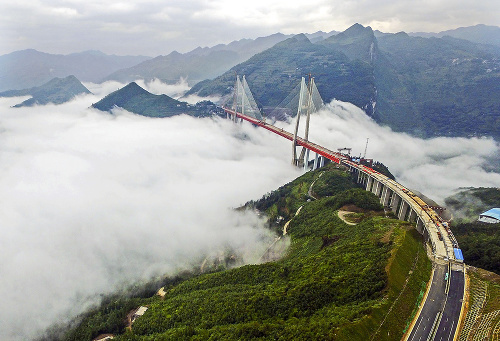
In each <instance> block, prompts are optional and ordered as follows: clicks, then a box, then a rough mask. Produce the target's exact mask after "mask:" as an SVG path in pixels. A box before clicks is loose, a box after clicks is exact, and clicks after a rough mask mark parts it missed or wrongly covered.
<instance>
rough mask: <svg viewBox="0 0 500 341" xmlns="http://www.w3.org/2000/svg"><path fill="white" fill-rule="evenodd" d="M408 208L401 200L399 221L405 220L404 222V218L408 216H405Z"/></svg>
mask: <svg viewBox="0 0 500 341" xmlns="http://www.w3.org/2000/svg"><path fill="white" fill-rule="evenodd" d="M408 208H410V205H408V203H407V202H406V201H404V200H401V205H400V208H399V214H398V219H399V220H405V221H406V218H407V217H408V215H407V213H408Z"/></svg>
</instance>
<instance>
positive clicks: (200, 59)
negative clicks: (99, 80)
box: [103, 33, 287, 83]
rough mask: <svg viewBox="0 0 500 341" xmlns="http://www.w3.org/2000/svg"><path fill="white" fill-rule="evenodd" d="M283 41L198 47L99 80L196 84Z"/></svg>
mask: <svg viewBox="0 0 500 341" xmlns="http://www.w3.org/2000/svg"><path fill="white" fill-rule="evenodd" d="M286 38H287V36H285V35H283V34H281V33H276V34H273V35H270V36H267V37H261V38H257V39H255V40H252V39H241V40H238V41H234V42H232V43H230V44H227V45H224V44H219V45H216V46H213V47H210V48H209V47H204V48H202V47H198V48H196V49H194V50H192V51H190V52H188V53H184V54H181V53H179V52H176V51H174V52H172V53H170V54H169V55H167V56H158V57H156V58H154V59H151V60H148V61H144V62H143V63H140V64H138V65H135V66H133V67H129V68H125V69H122V70H118V71H116V72H113V73H111V74H109V75H108V76H107V77H105V78H104V79H103V80H104V81H106V80H117V81H120V82H131V81H135V80H137V79H146V80H150V79H153V78H158V79H160V80H162V81H164V82H167V83H171V82H176V81H178V80H179V78H181V77H183V78H188V80H189V81H190V82H192V83H196V82H198V81H201V80H204V79H207V78H214V77H216V76H219V75H220V74H222V73H223V72H224V71H227V70H228V69H229V68H231V67H233V66H234V65H236V64H238V63H240V62H242V61H244V60H247V59H248V58H250V57H251V56H253V55H254V54H256V53H258V52H261V51H263V50H266V49H268V48H269V47H271V46H273V45H275V44H276V43H278V42H280V41H283V40H285V39H286Z"/></svg>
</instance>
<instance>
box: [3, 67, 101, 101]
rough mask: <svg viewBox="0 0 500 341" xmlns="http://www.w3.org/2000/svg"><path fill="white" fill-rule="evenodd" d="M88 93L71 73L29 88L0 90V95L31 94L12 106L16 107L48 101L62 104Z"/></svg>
mask: <svg viewBox="0 0 500 341" xmlns="http://www.w3.org/2000/svg"><path fill="white" fill-rule="evenodd" d="M90 93H91V92H90V91H89V90H88V89H87V88H86V87H85V86H84V85H83V84H82V83H80V81H79V80H78V79H77V78H76V77H75V76H73V75H71V76H68V77H66V78H57V77H56V78H54V79H51V80H50V81H49V82H47V83H45V84H43V85H41V86H37V87H33V88H29V89H24V90H9V91H5V92H0V97H16V96H31V98H30V99H27V100H25V101H24V102H22V103H20V104H17V105H15V106H14V107H16V108H18V107H25V106H33V105H44V104H48V103H53V104H62V103H65V102H68V101H70V100H72V99H73V98H74V97H75V96H77V95H81V94H90Z"/></svg>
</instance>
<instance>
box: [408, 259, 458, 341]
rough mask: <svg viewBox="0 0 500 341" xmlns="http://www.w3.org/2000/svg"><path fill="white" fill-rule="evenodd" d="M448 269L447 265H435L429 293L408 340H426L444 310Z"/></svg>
mask: <svg viewBox="0 0 500 341" xmlns="http://www.w3.org/2000/svg"><path fill="white" fill-rule="evenodd" d="M447 271H448V266H447V265H439V264H436V265H435V268H434V276H433V278H432V284H431V287H430V289H429V294H428V295H427V299H426V300H425V304H424V307H423V308H422V311H421V312H420V315H419V317H418V319H417V322H416V323H415V326H414V327H413V330H412V331H411V334H410V336H409V338H408V341H425V340H427V338H428V336H429V334H430V333H431V332H432V326H433V324H434V321H435V319H436V316H437V315H438V312H440V311H441V310H442V308H443V307H444V305H445V301H446V293H445V289H446V281H445V277H444V276H445V274H446V272H447Z"/></svg>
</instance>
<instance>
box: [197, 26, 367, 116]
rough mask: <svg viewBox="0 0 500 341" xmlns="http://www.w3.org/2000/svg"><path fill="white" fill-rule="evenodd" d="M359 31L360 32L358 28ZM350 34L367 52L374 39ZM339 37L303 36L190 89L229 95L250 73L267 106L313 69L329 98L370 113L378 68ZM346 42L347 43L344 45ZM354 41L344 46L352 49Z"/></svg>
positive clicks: (261, 101) (256, 93)
mask: <svg viewBox="0 0 500 341" xmlns="http://www.w3.org/2000/svg"><path fill="white" fill-rule="evenodd" d="M355 31H356V32H357V30H355ZM356 32H353V33H352V34H351V33H350V32H346V33H347V35H346V36H345V40H349V41H351V40H353V39H354V40H355V41H356V42H358V41H359V44H360V45H361V48H359V47H358V50H360V49H363V50H364V54H366V55H368V52H369V49H370V43H369V42H368V40H367V39H366V35H367V34H368V35H370V34H371V36H373V33H372V32H371V30H369V31H366V33H362V34H361V35H360V36H359V37H358V35H357V33H356ZM339 46H341V45H340V44H339V42H338V41H337V40H334V41H324V42H323V43H322V44H313V43H311V42H310V41H309V39H307V37H306V36H305V35H303V34H301V35H297V36H295V37H292V38H289V39H287V40H285V41H283V42H281V43H278V44H276V45H275V46H273V47H272V48H270V49H268V50H265V51H263V52H261V53H259V54H257V55H255V56H253V57H252V58H250V59H249V60H248V61H246V62H244V63H241V64H239V65H236V66H235V67H233V68H232V69H231V70H229V71H227V72H226V73H224V74H223V75H221V76H219V77H217V78H215V79H214V80H212V81H209V82H203V83H200V84H197V85H195V86H194V87H193V88H192V89H191V90H190V91H189V92H188V94H190V93H198V94H199V95H201V96H207V95H212V94H220V95H228V94H230V93H231V91H232V88H233V86H234V81H235V79H234V75H235V73H237V74H239V75H246V79H247V81H248V83H249V84H250V87H251V89H252V92H253V93H254V97H255V99H256V100H257V102H258V103H259V104H261V105H262V106H271V107H272V106H277V105H278V104H279V103H280V102H281V101H282V100H284V99H285V98H286V97H287V96H288V94H289V93H290V92H291V91H292V90H293V89H294V88H295V86H296V85H297V84H299V82H300V79H301V77H303V76H306V75H307V74H309V73H311V74H312V75H313V76H314V77H315V81H316V85H317V87H318V90H319V92H320V94H321V96H322V97H323V100H325V102H329V101H331V100H332V99H333V98H337V99H340V100H342V101H345V102H351V103H353V104H355V105H357V106H358V107H360V108H365V109H366V110H368V112H369V113H370V108H371V105H370V103H371V102H372V100H374V98H375V85H374V79H373V70H372V68H371V66H370V64H369V63H368V62H366V61H365V60H360V59H359V58H356V59H353V60H350V59H349V57H348V56H347V55H346V54H345V53H343V52H342V49H341V48H340V47H339ZM342 46H344V45H342ZM350 46H351V45H345V49H350Z"/></svg>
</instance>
